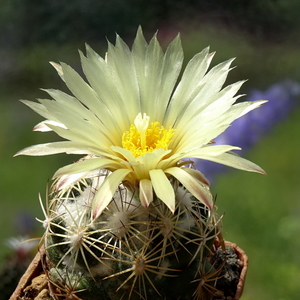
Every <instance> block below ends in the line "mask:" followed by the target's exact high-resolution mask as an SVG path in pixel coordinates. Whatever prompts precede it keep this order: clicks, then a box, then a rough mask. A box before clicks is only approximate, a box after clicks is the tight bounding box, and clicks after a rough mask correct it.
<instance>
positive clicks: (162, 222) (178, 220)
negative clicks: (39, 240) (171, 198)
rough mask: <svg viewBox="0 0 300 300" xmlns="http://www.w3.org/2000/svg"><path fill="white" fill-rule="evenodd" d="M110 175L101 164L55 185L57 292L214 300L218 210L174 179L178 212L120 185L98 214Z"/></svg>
mask: <svg viewBox="0 0 300 300" xmlns="http://www.w3.org/2000/svg"><path fill="white" fill-rule="evenodd" d="M105 176H106V174H105V172H104V171H100V173H99V174H96V175H95V176H93V177H92V178H85V179H81V180H80V181H78V182H77V183H75V184H73V185H72V187H70V188H68V189H67V190H64V191H60V192H54V191H53V192H50V195H49V199H48V203H47V209H46V210H45V213H46V219H45V221H44V227H45V229H46V232H45V235H44V248H45V250H46V254H47V259H46V265H47V267H46V272H47V274H48V276H49V279H50V282H51V286H52V294H53V296H54V297H56V298H57V299H66V298H67V297H71V296H72V297H73V296H74V295H76V297H78V298H79V299H84V300H90V299H91V300H92V299H110V300H119V299H178V297H179V298H180V299H193V298H194V299H209V298H207V297H206V296H205V293H206V292H207V294H211V292H210V288H211V287H212V285H211V284H209V283H207V282H203V278H206V277H205V276H207V274H211V276H210V277H209V280H215V278H216V277H217V270H216V269H215V268H214V266H213V265H212V264H211V249H212V246H213V243H214V241H215V239H216V236H217V235H218V234H219V227H220V225H219V220H218V219H217V217H216V215H215V213H214V211H211V210H208V209H206V208H205V206H204V205H202V204H201V203H200V202H199V201H198V200H196V199H194V198H193V197H192V196H191V195H190V194H189V193H188V192H187V191H186V190H185V189H184V188H183V187H181V186H180V185H179V183H178V182H177V181H174V182H173V183H172V184H173V186H174V189H175V191H176V198H177V199H176V203H177V204H176V211H175V213H174V214H173V213H172V212H171V211H170V210H169V209H168V207H166V206H165V204H164V203H163V202H162V201H160V200H159V199H155V200H154V201H153V202H152V203H151V204H150V205H149V207H147V208H145V207H143V206H142V205H141V204H140V201H139V199H138V195H136V193H135V192H133V191H131V190H129V189H128V188H125V187H124V186H123V185H120V186H119V188H118V190H117V191H116V193H115V194H114V197H113V198H112V200H111V202H110V204H109V205H108V206H107V207H106V208H105V210H104V211H103V212H102V214H101V215H100V216H99V217H98V218H96V219H95V218H94V217H93V214H92V203H93V200H94V198H95V197H96V196H97V194H96V191H97V189H98V187H99V185H101V183H102V182H103V179H104V177H105ZM205 284H207V285H208V288H207V289H205V288H203V286H204V287H205ZM63 297H66V298H63ZM67 299H68V298H67ZM75 299H76V298H75Z"/></svg>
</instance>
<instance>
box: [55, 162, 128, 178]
mask: <svg viewBox="0 0 300 300" xmlns="http://www.w3.org/2000/svg"><path fill="white" fill-rule="evenodd" d="M120 168H121V169H123V168H124V166H123V165H122V164H120V163H118V162H117V161H115V160H112V159H107V158H89V159H86V160H83V161H79V162H76V163H73V164H70V165H67V166H64V167H62V168H60V169H58V170H57V171H56V173H55V174H54V176H53V178H56V177H60V176H62V175H65V174H76V173H83V172H88V171H93V170H95V169H108V170H116V169H120ZM130 171H131V170H130Z"/></svg>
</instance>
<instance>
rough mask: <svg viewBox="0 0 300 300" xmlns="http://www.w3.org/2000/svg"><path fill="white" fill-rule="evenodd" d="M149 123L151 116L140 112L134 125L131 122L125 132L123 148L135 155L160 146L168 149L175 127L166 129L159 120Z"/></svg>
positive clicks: (149, 151)
mask: <svg viewBox="0 0 300 300" xmlns="http://www.w3.org/2000/svg"><path fill="white" fill-rule="evenodd" d="M149 123H150V117H149V116H147V115H146V114H145V113H144V114H143V115H142V114H141V113H139V114H138V115H137V116H136V118H135V120H134V125H133V124H131V126H130V129H129V131H125V132H124V133H123V136H122V145H123V148H125V149H127V150H129V151H131V153H132V154H133V155H134V156H135V157H138V156H141V155H143V154H146V153H151V152H152V151H153V150H155V149H159V148H162V149H164V150H168V146H169V144H170V142H171V138H172V136H173V135H174V132H175V129H172V128H171V129H165V128H164V127H163V126H161V125H160V124H159V122H151V123H150V125H149Z"/></svg>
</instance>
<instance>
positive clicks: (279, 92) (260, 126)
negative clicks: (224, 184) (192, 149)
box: [194, 80, 300, 182]
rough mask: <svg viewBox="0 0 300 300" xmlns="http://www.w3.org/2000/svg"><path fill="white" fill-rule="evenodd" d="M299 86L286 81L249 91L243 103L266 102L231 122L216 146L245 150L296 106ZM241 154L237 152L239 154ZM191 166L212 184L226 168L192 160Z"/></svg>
mask: <svg viewBox="0 0 300 300" xmlns="http://www.w3.org/2000/svg"><path fill="white" fill-rule="evenodd" d="M299 95H300V84H298V83H296V82H294V81H291V80H286V81H283V82H280V83H276V84H274V85H272V86H271V87H269V88H268V89H267V90H266V91H265V92H262V91H259V90H253V91H251V92H250V94H249V96H248V99H247V101H256V100H258V99H267V100H269V102H268V103H267V104H265V105H263V106H262V107H261V108H260V109H257V110H253V111H251V112H249V113H248V114H247V115H245V116H243V118H239V119H237V120H235V121H234V122H233V123H232V125H231V126H230V127H229V128H228V129H227V130H226V131H225V132H224V133H222V134H221V135H219V136H218V137H217V138H216V139H215V140H214V141H215V143H216V144H225V145H236V146H239V147H241V148H242V152H245V151H247V150H248V149H250V148H251V147H253V146H254V145H255V143H257V142H258V141H259V139H261V138H262V137H263V136H264V135H265V134H266V133H268V132H270V130H271V129H272V128H273V127H274V125H276V124H277V123H279V122H280V121H282V120H283V119H284V118H286V117H287V115H288V113H289V112H290V111H291V110H292V108H293V107H294V106H295V105H296V104H297V97H298V96H299ZM239 153H241V151H239ZM194 164H195V167H196V168H197V169H198V170H199V171H201V172H202V173H204V174H205V176H206V177H207V178H208V179H209V180H210V181H211V182H212V181H213V179H214V177H215V176H216V175H217V174H218V173H220V172H222V171H224V170H226V167H224V166H223V165H220V164H216V163H214V162H210V161H204V160H201V159H194Z"/></svg>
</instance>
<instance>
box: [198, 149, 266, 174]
mask: <svg viewBox="0 0 300 300" xmlns="http://www.w3.org/2000/svg"><path fill="white" fill-rule="evenodd" d="M201 158H202V159H206V160H210V161H213V162H216V163H219V164H223V165H226V166H229V167H233V168H236V169H239V170H243V171H249V172H257V173H261V174H264V175H266V174H267V173H266V172H265V171H264V170H263V169H262V168H261V167H260V166H258V165H257V164H255V163H253V162H251V161H249V160H247V159H245V158H242V157H240V156H239V155H237V154H236V153H233V152H228V153H223V154H220V155H217V156H210V155H203V156H202V157H201Z"/></svg>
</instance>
